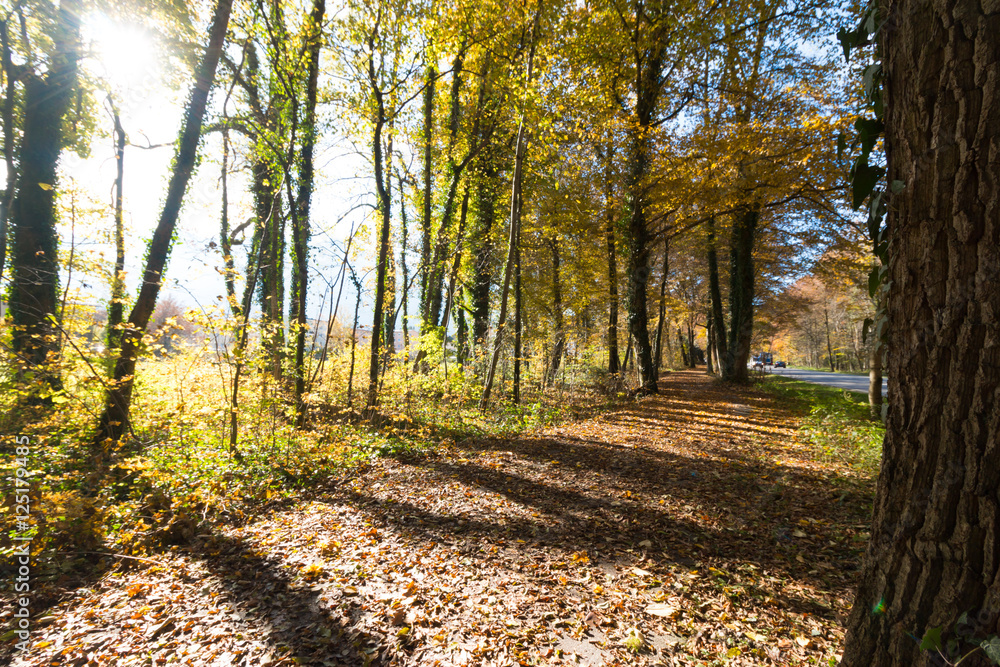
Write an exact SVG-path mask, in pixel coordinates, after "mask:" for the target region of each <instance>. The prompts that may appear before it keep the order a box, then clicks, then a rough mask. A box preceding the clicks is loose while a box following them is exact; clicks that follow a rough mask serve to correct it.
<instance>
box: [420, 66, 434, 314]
mask: <svg viewBox="0 0 1000 667" xmlns="http://www.w3.org/2000/svg"><path fill="white" fill-rule="evenodd" d="M425 57H426V58H427V62H428V64H427V71H426V73H425V75H424V127H423V136H422V137H421V138H422V140H423V149H424V190H423V197H422V200H421V204H422V206H423V210H422V215H421V216H420V232H421V246H420V316H421V330H422V331H423V330H426V328H427V326H428V323H427V313H428V312H429V308H430V292H429V290H430V273H431V198H432V196H433V194H434V189H433V188H434V155H433V152H434V151H433V149H434V84H435V83H436V82H437V76H438V74H437V68H436V67H435V65H434V56H433V55H432V54H426V55H425Z"/></svg>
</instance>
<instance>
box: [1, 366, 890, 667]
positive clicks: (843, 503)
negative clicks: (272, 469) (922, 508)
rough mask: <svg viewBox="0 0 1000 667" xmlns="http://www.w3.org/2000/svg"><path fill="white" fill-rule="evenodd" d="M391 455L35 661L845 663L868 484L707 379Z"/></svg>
mask: <svg viewBox="0 0 1000 667" xmlns="http://www.w3.org/2000/svg"><path fill="white" fill-rule="evenodd" d="M661 386H662V387H664V391H663V393H662V394H661V395H660V396H657V397H653V398H649V399H645V400H643V401H641V402H639V403H637V404H635V405H634V406H632V407H630V408H628V409H625V410H623V411H620V412H616V413H613V414H606V415H603V416H601V417H598V418H596V419H593V420H589V421H585V422H580V423H576V424H572V425H570V426H566V427H564V428H560V429H556V430H553V431H550V432H548V433H544V434H540V435H535V436H530V437H525V438H523V439H519V440H516V441H510V440H507V441H470V442H462V443H459V444H457V445H455V446H453V447H450V448H447V449H443V450H442V451H440V452H439V453H438V454H436V455H435V456H432V457H425V458H421V459H419V460H409V461H395V460H383V461H379V462H378V463H377V464H374V465H372V466H370V467H369V468H367V469H366V470H364V471H361V473H360V474H357V475H356V476H355V477H354V478H353V479H351V480H345V481H343V482H342V483H341V484H339V485H337V486H335V487H334V488H333V489H332V490H330V491H323V492H317V494H316V496H315V497H314V498H313V499H311V500H309V501H304V502H302V503H300V504H299V505H297V506H296V507H294V508H291V509H289V510H287V511H284V512H281V513H279V514H276V515H272V516H270V517H268V518H266V519H264V520H261V521H258V522H256V523H253V524H251V525H248V526H245V527H242V528H233V529H229V530H226V531H224V532H221V533H219V534H216V535H213V536H210V537H205V538H204V539H203V540H202V541H201V542H200V544H199V546H198V547H197V548H195V549H192V550H187V551H181V550H177V551H175V552H172V553H170V554H167V555H163V556H160V557H158V559H159V560H160V561H161V563H162V565H161V566H148V565H143V566H142V567H140V568H138V569H136V568H133V569H130V570H127V571H124V572H120V573H117V574H114V573H113V574H111V575H108V576H106V577H104V578H103V579H102V580H101V581H99V582H98V583H97V584H96V585H95V586H94V587H93V588H92V589H87V590H81V591H78V594H77V596H76V597H75V598H74V599H72V600H68V601H66V602H64V603H63V604H61V605H60V606H58V607H57V608H55V609H53V610H52V611H51V612H50V614H51V615H50V616H49V617H47V618H44V619H40V622H41V623H42V627H40V628H37V629H36V631H35V632H34V634H33V639H34V640H35V641H36V642H37V643H36V647H35V648H33V649H32V650H31V652H30V654H29V655H24V656H21V657H20V658H18V659H17V660H15V662H14V664H17V665H43V664H46V665H47V664H64V665H85V664H101V665H105V664H108V665H110V664H116V665H161V664H192V665H202V664H210V665H248V666H256V665H262V666H263V665H278V664H282V665H292V664H307V665H351V666H354V665H363V664H376V665H442V666H443V665H518V664H521V665H536V664H537V665H549V664H577V665H579V664H590V665H602V664H608V665H611V664H622V665H684V666H687V665H702V664H703V665H716V664H718V665H721V664H730V665H766V664H775V665H794V664H807V661H808V664H823V665H825V664H828V661H829V659H830V658H832V657H834V656H835V655H837V654H838V653H839V646H840V643H841V641H842V638H843V631H842V627H841V619H842V618H843V617H844V615H845V614H846V612H847V610H848V608H849V600H850V596H851V593H852V586H853V585H854V579H855V576H854V575H855V572H856V569H857V566H858V562H859V558H860V552H861V549H862V547H863V546H864V539H865V537H866V536H865V535H864V532H863V531H864V530H866V528H867V518H868V510H867V504H868V502H869V501H870V489H871V485H870V482H869V481H867V480H864V479H862V478H860V477H858V476H857V475H856V474H854V473H852V472H851V471H849V470H845V469H843V468H838V467H835V466H832V465H828V464H822V463H820V462H818V460H817V459H816V458H815V457H814V456H813V455H812V454H811V450H810V448H809V447H808V446H807V445H804V444H801V443H799V442H797V440H796V437H795V419H794V415H792V414H791V413H790V412H789V411H788V410H787V409H786V408H784V407H782V406H780V405H778V404H777V403H776V402H775V400H774V399H772V398H770V397H768V396H765V395H763V394H761V393H759V392H756V391H754V390H745V391H734V390H732V389H730V388H725V387H721V386H719V385H716V384H713V383H712V382H711V381H710V380H708V379H707V378H706V377H705V376H704V375H703V374H701V373H697V372H683V373H675V374H672V375H670V376H669V377H668V378H667V380H666V381H665V382H662V383H661Z"/></svg>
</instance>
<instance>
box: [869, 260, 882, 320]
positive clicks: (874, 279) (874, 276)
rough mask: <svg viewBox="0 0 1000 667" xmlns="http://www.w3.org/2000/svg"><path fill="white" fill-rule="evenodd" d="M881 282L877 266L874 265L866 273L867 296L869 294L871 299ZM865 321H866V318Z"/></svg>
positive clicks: (876, 292)
mask: <svg viewBox="0 0 1000 667" xmlns="http://www.w3.org/2000/svg"><path fill="white" fill-rule="evenodd" d="M881 282H882V281H881V280H880V278H879V271H878V267H877V266H876V267H874V268H873V269H872V270H871V272H870V273H869V274H868V296H870V297H871V298H873V299H874V298H875V295H876V294H878V286H879V283H881ZM865 321H866V322H867V321H868V320H865Z"/></svg>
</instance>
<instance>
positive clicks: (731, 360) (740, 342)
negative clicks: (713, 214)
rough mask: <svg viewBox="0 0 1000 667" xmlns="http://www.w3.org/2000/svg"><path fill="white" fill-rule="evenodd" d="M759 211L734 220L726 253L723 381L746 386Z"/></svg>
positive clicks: (745, 212) (751, 209)
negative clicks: (726, 333)
mask: <svg viewBox="0 0 1000 667" xmlns="http://www.w3.org/2000/svg"><path fill="white" fill-rule="evenodd" d="M759 219H760V211H759V210H758V209H757V208H756V207H754V206H748V207H746V208H744V209H743V210H742V211H740V212H738V213H737V214H736V215H735V216H734V220H733V232H732V243H731V245H730V249H729V260H730V269H729V341H728V346H727V349H726V361H725V365H724V368H723V375H722V379H723V380H726V381H727V382H740V383H742V382H747V381H748V380H749V376H748V374H747V361H748V359H749V358H750V343H751V340H752V337H753V299H754V266H753V246H754V237H755V236H756V233H757V222H758V221H759Z"/></svg>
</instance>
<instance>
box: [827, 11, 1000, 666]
mask: <svg viewBox="0 0 1000 667" xmlns="http://www.w3.org/2000/svg"><path fill="white" fill-rule="evenodd" d="M879 20H880V21H881V20H883V19H882V18H881V14H880V16H879ZM886 20H887V25H890V26H891V28H890V29H886V31H885V33H884V37H883V40H884V45H883V49H884V50H883V53H884V68H885V77H886V79H885V81H886V84H885V85H886V105H885V108H886V119H885V134H886V152H887V169H888V173H887V176H886V180H887V182H888V183H890V184H893V183H895V182H897V181H899V182H901V183H902V184H905V187H904V188H903V189H902V190H900V191H899V192H898V193H897V194H894V195H893V197H892V203H891V205H890V206H889V210H888V214H887V231H888V239H889V246H888V255H889V256H888V267H889V285H890V287H889V294H888V297H887V311H888V322H887V332H888V341H887V349H888V378H889V392H888V396H889V410H888V415H887V421H886V436H885V443H884V445H883V460H882V467H881V471H880V473H879V479H878V484H877V487H876V495H875V503H874V517H873V520H872V528H871V541H870V542H869V545H868V550H867V553H866V554H865V558H864V562H863V566H862V572H861V581H860V584H859V586H858V591H857V595H856V597H855V603H854V608H853V609H852V611H851V615H850V617H849V619H848V623H847V643H846V647H845V650H844V656H843V660H842V662H841V665H843V666H844V667H889V666H890V665H893V666H894V665H914V666H916V667H925V666H929V665H939V664H943V663H942V660H941V658H940V656H938V655H936V654H935V653H934V652H933V651H923V652H922V651H920V649H919V642H920V638H922V637H924V635H925V633H926V631H927V630H928V629H930V628H942V629H943V631H942V635H941V638H942V640H943V641H944V642H946V643H947V642H948V641H949V640H950V639H957V640H965V641H963V642H962V644H961V652H962V654H963V655H964V654H965V653H967V652H968V651H970V650H972V649H973V648H974V647H975V646H977V645H978V643H979V642H980V641H982V640H984V639H986V638H987V637H988V636H991V635H996V634H997V630H998V615H1000V577H998V576H997V575H998V570H1000V546H998V545H1000V534H998V532H1000V520H998V517H1000V475H998V471H1000V447H998V443H1000V410H998V409H997V397H998V396H1000V289H997V285H998V283H1000V254H998V249H1000V200H998V191H997V186H996V173H997V171H996V160H997V156H998V155H1000V88H998V87H997V85H996V74H997V65H998V60H997V58H998V54H1000V25H998V14H997V13H996V10H995V8H994V9H991V10H987V6H986V5H983V4H981V3H978V2H973V1H972V0H956V1H954V2H943V1H941V0H932V1H931V2H927V3H898V4H897V3H895V2H890V3H889V5H888V16H887V19H886ZM893 189H896V188H893ZM965 613H967V618H968V622H967V623H962V624H957V621H958V620H959V618H960V616H962V615H963V614H965ZM956 624H957V627H956ZM915 639H916V640H915ZM951 664H954V662H953V663H951ZM987 664H993V663H992V662H990V661H988V659H987V658H986V656H985V655H984V654H983V652H982V650H978V649H977V650H976V652H975V653H974V654H973V655H971V656H970V657H969V658H968V659H966V660H964V661H963V662H962V665H963V667H965V666H968V667H979V666H981V665H987Z"/></svg>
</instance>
